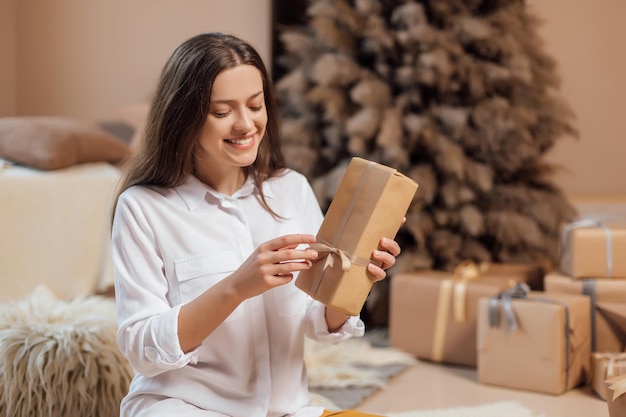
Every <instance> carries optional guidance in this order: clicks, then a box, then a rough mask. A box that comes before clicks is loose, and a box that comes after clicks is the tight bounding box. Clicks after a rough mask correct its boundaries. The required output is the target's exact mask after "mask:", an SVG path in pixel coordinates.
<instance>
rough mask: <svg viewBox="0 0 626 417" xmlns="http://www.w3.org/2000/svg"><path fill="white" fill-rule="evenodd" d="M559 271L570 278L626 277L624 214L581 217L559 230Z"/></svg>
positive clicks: (625, 218)
mask: <svg viewBox="0 0 626 417" xmlns="http://www.w3.org/2000/svg"><path fill="white" fill-rule="evenodd" d="M560 245H561V247H560V249H561V255H560V258H561V259H560V261H561V272H562V273H563V274H565V275H569V276H571V277H573V278H579V279H580V278H626V256H621V254H623V253H626V215H604V216H587V217H582V218H580V219H578V220H576V221H574V222H572V223H569V224H567V225H565V226H564V227H563V229H562V232H561V244H560Z"/></svg>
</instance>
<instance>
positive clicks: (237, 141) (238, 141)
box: [226, 138, 252, 145]
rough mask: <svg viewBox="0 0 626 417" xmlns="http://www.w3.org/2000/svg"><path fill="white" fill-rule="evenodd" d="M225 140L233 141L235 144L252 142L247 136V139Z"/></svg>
mask: <svg viewBox="0 0 626 417" xmlns="http://www.w3.org/2000/svg"><path fill="white" fill-rule="evenodd" d="M226 142H228V143H234V144H235V145H247V144H248V143H250V142H252V138H247V139H227V140H226Z"/></svg>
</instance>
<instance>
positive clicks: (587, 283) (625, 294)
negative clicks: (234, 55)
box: [544, 272, 626, 352]
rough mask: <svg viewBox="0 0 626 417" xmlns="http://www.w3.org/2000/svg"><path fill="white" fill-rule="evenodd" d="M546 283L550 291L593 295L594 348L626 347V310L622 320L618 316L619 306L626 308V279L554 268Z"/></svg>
mask: <svg viewBox="0 0 626 417" xmlns="http://www.w3.org/2000/svg"><path fill="white" fill-rule="evenodd" d="M544 287H545V291H546V292H547V293H549V294H552V293H561V294H583V295H586V296H588V297H589V301H590V304H591V305H590V310H591V351H592V352H622V351H623V350H624V349H625V348H626V312H624V313H623V318H622V320H621V321H620V320H619V319H616V317H615V315H616V314H619V310H618V309H617V307H618V306H620V305H621V306H623V308H624V309H625V310H626V279H613V278H597V279H592V278H585V279H575V278H572V277H570V276H567V275H563V274H561V273H558V272H550V273H548V274H546V276H545V278H544ZM611 313H614V314H611Z"/></svg>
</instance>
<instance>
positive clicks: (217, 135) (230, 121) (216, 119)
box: [195, 65, 267, 192]
mask: <svg viewBox="0 0 626 417" xmlns="http://www.w3.org/2000/svg"><path fill="white" fill-rule="evenodd" d="M266 125H267V110H266V108H265V97H264V91H263V80H262V78H261V73H260V72H259V70H258V69H257V68H255V67H254V66H252V65H239V66H236V67H234V68H230V69H227V70H224V71H222V72H221V73H219V74H218V75H217V77H216V78H215V81H214V82H213V87H212V90H211V98H210V107H209V113H208V115H207V118H206V121H205V122H204V125H203V127H202V130H201V132H200V139H199V141H198V146H197V150H196V163H195V165H196V173H197V175H198V177H199V178H200V179H201V180H202V181H204V182H206V183H207V184H209V185H210V186H212V187H213V188H215V189H217V190H219V189H220V188H221V183H222V182H224V181H226V183H228V184H230V186H231V188H232V186H233V183H235V184H236V185H235V187H236V186H237V185H238V186H241V184H239V183H242V182H243V180H242V179H243V178H244V175H243V172H244V171H243V168H245V167H248V166H250V165H252V163H253V162H254V161H255V159H256V157H257V152H258V149H259V144H260V143H261V140H262V139H263V136H264V135H265V127H266ZM232 191H234V190H230V192H232Z"/></svg>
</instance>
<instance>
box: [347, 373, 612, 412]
mask: <svg viewBox="0 0 626 417" xmlns="http://www.w3.org/2000/svg"><path fill="white" fill-rule="evenodd" d="M502 401H517V402H519V403H521V404H522V405H524V406H525V407H526V408H529V409H531V410H533V411H535V412H537V414H538V416H542V417H609V412H608V407H607V404H606V402H604V401H603V400H601V399H600V398H599V397H597V396H595V394H593V392H592V391H591V390H590V389H589V388H586V387H584V388H579V389H576V390H573V391H569V392H567V393H565V394H562V395H559V396H553V395H546V394H537V393H532V392H527V391H518V390H510V389H503V388H500V387H494V386H489V385H485V384H480V383H478V382H477V380H476V370H475V369H469V368H466V367H454V366H447V365H439V364H433V363H430V362H422V361H420V362H419V363H417V364H416V365H413V366H411V367H410V368H408V369H407V370H406V371H403V372H402V373H401V374H399V375H397V376H395V377H393V378H392V379H391V380H390V381H389V384H388V386H387V388H385V389H383V390H380V391H378V392H377V393H375V394H374V395H372V396H371V397H370V398H368V399H366V400H365V401H364V402H363V403H361V405H360V406H359V407H358V408H357V409H358V410H359V411H363V412H368V413H374V414H384V413H386V412H400V411H412V410H430V409H441V408H451V407H464V406H476V405H483V404H489V403H495V402H502Z"/></svg>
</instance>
